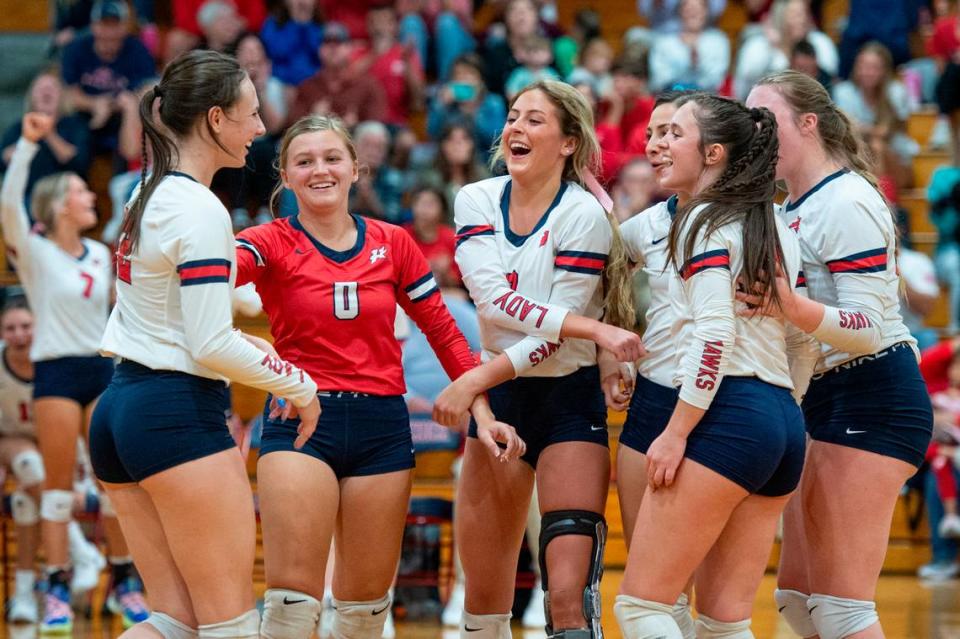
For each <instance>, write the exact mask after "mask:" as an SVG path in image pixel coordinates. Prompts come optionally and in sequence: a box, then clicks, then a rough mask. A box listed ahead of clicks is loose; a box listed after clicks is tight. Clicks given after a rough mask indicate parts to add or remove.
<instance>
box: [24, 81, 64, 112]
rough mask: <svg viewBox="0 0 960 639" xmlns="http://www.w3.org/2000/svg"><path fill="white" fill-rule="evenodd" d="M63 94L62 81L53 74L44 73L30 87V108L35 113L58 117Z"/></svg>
mask: <svg viewBox="0 0 960 639" xmlns="http://www.w3.org/2000/svg"><path fill="white" fill-rule="evenodd" d="M62 94H63V89H62V87H61V85H60V80H59V79H57V77H56V76H55V75H53V74H50V73H44V74H43V75H41V76H38V77H37V79H36V80H34V82H33V86H31V87H30V106H31V108H32V109H33V110H34V111H39V112H40V113H43V114H44V115H49V116H52V117H56V115H57V113H58V111H59V110H60V97H61V95H62Z"/></svg>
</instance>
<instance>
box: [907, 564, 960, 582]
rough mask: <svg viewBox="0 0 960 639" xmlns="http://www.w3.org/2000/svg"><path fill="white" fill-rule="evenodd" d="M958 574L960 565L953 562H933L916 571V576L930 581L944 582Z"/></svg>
mask: <svg viewBox="0 0 960 639" xmlns="http://www.w3.org/2000/svg"><path fill="white" fill-rule="evenodd" d="M958 574H960V565H958V564H957V563H956V562H953V561H934V562H931V563H929V564H926V565H924V566H920V569H919V570H917V576H918V577H920V578H921V579H929V580H930V581H946V580H947V579H953V578H954V577H956V576H957V575H958Z"/></svg>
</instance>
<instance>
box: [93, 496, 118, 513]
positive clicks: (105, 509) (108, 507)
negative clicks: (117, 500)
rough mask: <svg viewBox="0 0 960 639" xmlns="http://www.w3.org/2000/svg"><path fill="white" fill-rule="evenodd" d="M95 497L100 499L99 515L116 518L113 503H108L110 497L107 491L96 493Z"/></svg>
mask: <svg viewBox="0 0 960 639" xmlns="http://www.w3.org/2000/svg"><path fill="white" fill-rule="evenodd" d="M97 497H98V498H99V499H100V514H101V515H103V516H104V517H116V516H117V511H115V510H114V509H113V502H112V501H110V495H108V494H107V491H105V490H101V491H98V492H97Z"/></svg>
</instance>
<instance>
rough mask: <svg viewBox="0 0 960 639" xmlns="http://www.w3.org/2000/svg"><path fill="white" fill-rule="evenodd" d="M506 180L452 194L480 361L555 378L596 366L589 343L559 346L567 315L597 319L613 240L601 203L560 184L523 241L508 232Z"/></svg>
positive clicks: (569, 342)
mask: <svg viewBox="0 0 960 639" xmlns="http://www.w3.org/2000/svg"><path fill="white" fill-rule="evenodd" d="M511 184H512V182H511V180H510V178H509V176H504V177H495V178H490V179H487V180H482V181H480V182H475V183H474V184H469V185H467V186H465V187H463V189H461V190H460V192H459V193H458V194H457V199H456V203H455V206H454V208H455V222H456V226H457V251H456V260H457V264H458V266H459V267H460V271H461V272H462V273H463V281H464V283H465V284H466V286H467V290H468V291H469V292H470V296H471V297H472V298H473V301H474V303H475V304H476V306H477V312H478V314H479V318H480V337H481V343H482V345H483V356H484V359H485V360H488V359H491V358H493V357H494V356H496V355H498V354H500V353H506V354H507V356H508V357H509V358H510V361H511V362H513V367H514V370H516V372H517V375H518V376H527V377H558V376H561V375H568V374H570V373H572V372H574V371H576V370H577V369H579V368H581V367H583V366H591V365H593V364H596V361H597V354H596V346H595V345H594V343H593V342H591V341H589V340H582V339H565V340H563V341H562V343H561V340H560V327H561V326H562V325H563V320H564V318H565V317H566V315H567V313H574V314H577V315H583V316H586V317H590V318H594V319H600V318H601V317H602V316H603V292H602V290H601V289H602V288H603V287H602V286H601V285H600V275H601V274H602V272H603V268H604V265H605V264H606V260H607V254H608V253H609V252H610V244H611V242H612V238H613V233H612V231H611V229H610V223H609V222H608V221H607V217H606V214H605V213H604V212H603V209H602V208H601V206H600V204H599V202H597V200H596V198H594V197H593V195H591V194H590V193H588V192H587V191H585V190H583V189H582V188H581V187H580V186H579V185H577V184H574V183H570V182H564V183H562V184H561V186H560V190H559V192H558V193H557V196H556V198H555V199H554V201H553V203H552V204H551V205H550V207H549V208H548V209H547V211H546V212H544V214H543V217H541V218H540V221H539V222H538V223H537V225H536V226H535V227H534V229H533V230H532V231H531V232H530V233H529V234H527V235H517V234H516V233H514V232H513V231H511V230H510V221H509V212H508V205H509V202H510V190H511Z"/></svg>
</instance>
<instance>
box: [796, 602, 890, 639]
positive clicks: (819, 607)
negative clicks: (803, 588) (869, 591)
mask: <svg viewBox="0 0 960 639" xmlns="http://www.w3.org/2000/svg"><path fill="white" fill-rule="evenodd" d="M807 608H808V609H809V610H810V616H811V617H812V618H813V625H814V626H815V627H816V629H817V634H819V635H820V639H843V638H844V637H849V636H850V635H852V634H855V633H857V632H860V631H861V630H866V629H867V628H869V627H870V626H872V625H874V624H875V623H877V622H879V621H880V617H879V615H877V604H876V603H874V602H872V601H860V600H858V599H845V598H843V597H832V596H830V595H820V594H812V595H810V598H809V599H808V600H807Z"/></svg>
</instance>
